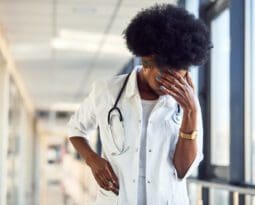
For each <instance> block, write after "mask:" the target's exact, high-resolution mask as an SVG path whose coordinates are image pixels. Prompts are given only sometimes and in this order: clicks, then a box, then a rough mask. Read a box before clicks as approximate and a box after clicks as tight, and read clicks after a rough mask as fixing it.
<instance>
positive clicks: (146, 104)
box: [137, 99, 157, 205]
mask: <svg viewBox="0 0 255 205" xmlns="http://www.w3.org/2000/svg"><path fill="white" fill-rule="evenodd" d="M156 102H157V100H143V99H142V109H143V111H142V113H143V120H142V135H141V142H140V159H139V178H138V193H137V196H138V199H137V200H138V203H137V205H146V136H147V125H148V120H149V117H150V113H151V111H152V109H153V107H154V106H155V104H156Z"/></svg>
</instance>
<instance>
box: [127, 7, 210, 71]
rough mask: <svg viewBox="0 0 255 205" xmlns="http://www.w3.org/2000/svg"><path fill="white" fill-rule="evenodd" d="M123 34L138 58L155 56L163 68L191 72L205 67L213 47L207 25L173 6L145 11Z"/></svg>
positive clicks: (129, 47) (151, 8) (138, 14)
mask: <svg viewBox="0 0 255 205" xmlns="http://www.w3.org/2000/svg"><path fill="white" fill-rule="evenodd" d="M122 34H123V35H124V38H125V39H126V44H127V47H128V49H129V50H130V51H131V52H132V53H133V54H134V55H136V56H139V57H143V56H154V59H155V63H156V65H157V66H158V67H159V68H160V67H165V66H168V67H170V68H174V69H177V70H178V69H186V70H187V69H188V67H189V66H191V65H202V64H203V63H205V61H206V60H207V58H208V56H209V51H210V49H211V48H212V44H211V42H210V36H209V29H208V28H207V26H206V25H205V23H204V22H203V21H202V20H200V19H197V18H195V16H194V15H192V14H190V13H188V11H186V10H185V9H184V8H181V7H177V6H174V5H171V4H155V5H153V6H151V7H149V8H146V9H142V10H141V11H140V12H138V13H137V15H136V16H135V17H134V18H133V19H132V20H131V22H130V23H129V25H128V26H127V28H126V29H125V30H124V31H123V32H122Z"/></svg>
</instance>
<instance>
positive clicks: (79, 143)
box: [70, 136, 97, 166]
mask: <svg viewBox="0 0 255 205" xmlns="http://www.w3.org/2000/svg"><path fill="white" fill-rule="evenodd" d="M70 141H71V143H72V144H73V146H74V148H75V149H76V150H77V151H78V153H79V154H80V155H81V157H82V158H83V159H84V160H85V162H86V163H87V164H88V165H89V166H90V163H91V161H92V159H93V157H95V155H97V153H96V152H94V151H93V150H92V149H91V147H90V145H89V144H88V142H87V141H86V140H85V139H84V138H82V137H78V136H77V137H71V138H70Z"/></svg>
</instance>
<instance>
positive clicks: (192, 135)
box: [179, 130, 198, 140]
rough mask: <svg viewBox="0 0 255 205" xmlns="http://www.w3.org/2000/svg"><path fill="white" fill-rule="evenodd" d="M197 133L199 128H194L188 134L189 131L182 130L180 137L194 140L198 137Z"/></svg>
mask: <svg viewBox="0 0 255 205" xmlns="http://www.w3.org/2000/svg"><path fill="white" fill-rule="evenodd" d="M197 134H198V131H197V130H194V131H193V132H192V133H190V134H188V133H184V132H182V131H180V135H179V136H180V137H181V138H183V139H188V140H194V139H196V137H197Z"/></svg>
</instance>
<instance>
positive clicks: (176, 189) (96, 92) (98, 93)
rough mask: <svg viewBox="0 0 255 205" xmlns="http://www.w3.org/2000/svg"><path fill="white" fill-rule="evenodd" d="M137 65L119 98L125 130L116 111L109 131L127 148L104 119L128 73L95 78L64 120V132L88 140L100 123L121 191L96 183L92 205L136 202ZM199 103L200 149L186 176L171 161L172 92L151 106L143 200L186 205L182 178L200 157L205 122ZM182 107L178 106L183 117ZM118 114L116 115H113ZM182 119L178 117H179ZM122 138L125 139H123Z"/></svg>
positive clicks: (175, 137) (159, 204) (174, 104)
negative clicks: (65, 126) (124, 149)
mask: <svg viewBox="0 0 255 205" xmlns="http://www.w3.org/2000/svg"><path fill="white" fill-rule="evenodd" d="M140 68H141V66H136V67H135V69H134V70H133V71H132V74H131V76H130V78H129V80H128V83H127V86H126V89H125V90H124V92H123V94H122V97H121V99H120V101H119V103H118V107H119V108H120V110H121V112H122V115H123V119H124V130H123V131H121V129H120V127H119V123H118V122H119V121H118V120H116V121H115V119H117V117H118V116H117V112H114V113H113V115H112V116H113V118H112V119H113V125H112V126H113V127H112V129H113V132H115V133H116V134H115V135H114V137H115V138H114V139H115V143H116V144H117V146H119V147H121V146H122V145H123V144H125V147H129V149H128V150H127V151H126V152H124V153H122V154H120V155H114V154H112V153H118V152H119V151H118V149H117V147H116V145H115V144H114V141H113V136H112V135H111V132H110V128H109V126H108V123H107V114H108V111H109V110H110V109H111V108H112V107H113V104H114V102H115V99H116V96H117V94H118V92H119V90H120V88H121V86H122V84H123V82H124V79H125V77H126V74H124V75H120V76H115V77H113V78H111V79H109V80H104V81H97V82H95V83H93V86H92V90H91V92H90V94H89V96H88V97H86V98H85V100H84V101H83V102H82V104H81V106H80V108H79V109H78V110H77V111H76V112H75V114H74V115H73V116H72V117H71V119H70V121H69V123H68V136H69V137H72V136H82V137H84V138H86V139H87V140H89V138H90V137H91V135H90V131H93V130H95V129H96V128H97V126H99V128H100V135H101V141H102V148H103V155H102V156H103V157H104V158H106V159H107V160H108V161H109V162H110V164H111V165H112V167H113V170H114V172H115V173H116V175H117V177H118V180H119V185H120V189H119V195H118V196H116V195H115V194H114V193H112V192H110V191H106V190H104V189H102V188H100V187H99V190H98V193H97V199H96V202H95V205H137V197H139V196H137V182H138V172H139V164H138V162H139V150H140V148H139V146H140V137H141V128H142V127H141V123H142V107H141V99H140V95H139V92H138V88H137V75H136V73H137V70H138V69H140ZM196 99H197V103H198V108H199V112H198V139H197V143H198V149H197V150H198V153H197V155H196V159H195V160H194V162H193V163H192V165H191V167H190V168H189V170H188V172H187V173H186V175H185V176H184V178H182V179H179V178H178V176H177V172H176V169H175V167H174V165H173V163H172V159H173V154H174V151H175V146H176V143H177V140H178V133H179V128H180V126H181V120H180V121H179V122H177V123H176V122H175V121H174V120H173V119H172V115H173V114H174V111H176V109H177V102H176V101H175V99H174V98H173V97H172V96H170V95H165V96H160V98H159V100H158V102H157V104H156V105H155V107H154V108H153V110H152V112H151V115H150V117H149V121H148V127H147V139H146V140H147V141H146V144H147V147H146V149H147V154H146V155H147V157H146V176H147V178H146V182H147V183H146V190H147V205H188V204H189V200H188V195H187V188H186V178H187V177H188V176H189V175H190V174H191V173H192V171H193V170H194V168H196V167H197V166H198V165H199V162H200V161H201V160H202V159H203V153H202V144H203V143H202V141H203V127H202V115H201V108H200V104H199V101H198V98H197V97H196ZM182 115H183V110H182V108H181V117H182ZM115 117H116V118H115ZM181 119H182V118H181ZM124 142H125V143H124Z"/></svg>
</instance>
